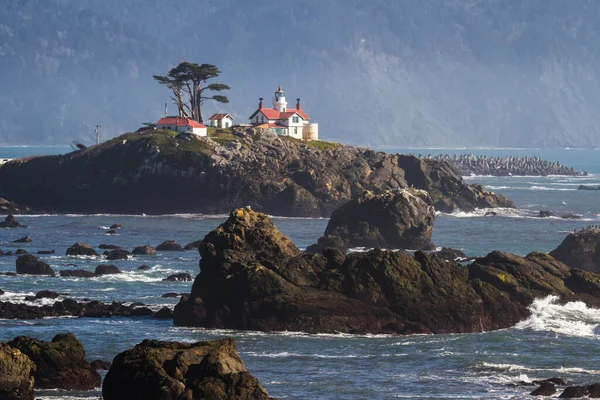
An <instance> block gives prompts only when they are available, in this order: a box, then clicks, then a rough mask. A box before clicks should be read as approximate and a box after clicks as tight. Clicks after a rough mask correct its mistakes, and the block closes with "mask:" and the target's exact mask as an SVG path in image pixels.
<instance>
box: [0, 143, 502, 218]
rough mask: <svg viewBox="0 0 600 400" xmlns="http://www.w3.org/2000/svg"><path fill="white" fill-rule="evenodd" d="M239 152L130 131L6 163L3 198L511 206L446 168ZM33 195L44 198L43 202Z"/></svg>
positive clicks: (396, 159)
mask: <svg viewBox="0 0 600 400" xmlns="http://www.w3.org/2000/svg"><path fill="white" fill-rule="evenodd" d="M239 140H240V141H241V142H239V143H240V145H239V146H227V145H225V146H223V145H222V144H220V143H218V142H217V141H214V140H212V139H210V138H196V137H192V138H188V139H184V138H178V137H176V136H174V135H171V134H170V133H168V132H164V131H156V132H151V133H148V132H147V133H144V134H140V133H127V134H124V135H122V136H120V137H117V138H113V139H111V140H108V141H106V142H104V143H102V144H100V145H99V146H93V147H91V148H88V149H85V150H81V151H77V152H72V153H69V154H65V155H57V156H48V157H30V158H27V159H20V160H13V161H11V162H8V163H6V164H4V165H3V166H2V169H1V170H0V189H1V190H2V191H3V193H5V195H6V196H8V197H9V198H10V199H12V200H15V201H18V202H23V203H25V204H28V205H30V206H35V207H36V208H40V209H45V210H48V211H55V212H82V213H98V212H117V213H138V214H139V213H142V212H144V213H147V214H149V213H155V214H161V213H175V212H198V213H206V214H214V213H227V212H229V211H230V210H232V209H234V208H236V207H242V206H246V205H250V206H252V207H253V208H254V209H257V210H261V211H264V212H266V213H269V214H274V215H287V216H305V217H328V216H329V215H330V214H331V213H332V212H333V210H335V209H336V208H338V207H339V206H340V205H342V204H344V203H345V202H347V201H349V200H351V199H352V198H354V197H356V196H357V195H358V194H360V193H362V192H364V191H365V190H370V191H372V192H373V193H376V194H379V193H383V192H385V191H387V190H397V189H401V188H408V187H411V186H412V187H414V188H417V189H423V190H427V191H428V192H429V194H430V195H431V198H432V200H433V204H434V206H435V208H436V209H437V210H440V211H444V212H449V211H453V210H455V209H457V208H460V209H461V210H465V211H469V210H472V209H474V208H478V207H496V206H502V207H512V206H513V204H512V202H510V201H508V200H507V199H505V198H504V197H502V196H499V195H495V194H493V193H491V192H487V191H485V190H484V189H483V188H481V187H479V186H474V185H469V184H466V183H465V182H464V181H463V179H462V177H461V176H460V174H459V173H457V172H456V171H455V170H454V169H453V168H452V167H451V166H450V165H449V164H448V163H446V162H444V161H437V160H432V159H427V160H421V159H418V158H417V157H414V156H409V155H399V154H388V153H384V152H379V151H373V150H369V149H361V148H356V147H351V146H343V145H339V144H336V143H325V142H319V143H317V144H314V143H304V142H299V141H296V140H293V139H290V138H285V137H278V136H272V135H266V134H265V135H263V134H255V135H245V136H244V137H243V138H242V139H239ZM39 193H44V195H43V196H40V195H39Z"/></svg>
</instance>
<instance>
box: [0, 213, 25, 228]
mask: <svg viewBox="0 0 600 400" xmlns="http://www.w3.org/2000/svg"><path fill="white" fill-rule="evenodd" d="M0 228H26V226H25V225H21V224H20V223H19V221H17V219H16V218H15V216H14V215H12V214H9V215H7V216H6V218H4V221H2V222H0Z"/></svg>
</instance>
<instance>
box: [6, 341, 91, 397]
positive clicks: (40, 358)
mask: <svg viewBox="0 0 600 400" xmlns="http://www.w3.org/2000/svg"><path fill="white" fill-rule="evenodd" d="M8 345H9V346H11V347H12V348H15V349H18V350H19V351H21V352H22V353H23V354H25V355H27V356H28V357H29V358H30V359H31V361H33V363H34V364H35V366H36V370H35V373H34V378H35V387H36V388H40V389H65V390H90V389H94V388H96V387H98V386H100V375H99V374H98V372H96V370H95V369H94V368H93V367H91V366H90V363H88V362H87V361H85V349H84V348H83V345H82V344H81V342H80V341H79V339H77V337H76V336H75V335H73V334H72V333H66V334H59V335H56V336H55V337H54V338H53V339H52V342H44V341H41V340H38V339H32V338H29V337H26V336H18V337H16V338H15V339H13V340H11V341H10V342H8Z"/></svg>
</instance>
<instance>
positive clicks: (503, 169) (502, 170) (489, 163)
mask: <svg viewBox="0 0 600 400" xmlns="http://www.w3.org/2000/svg"><path fill="white" fill-rule="evenodd" d="M415 155H416V156H417V157H419V158H422V159H433V160H438V161H446V162H447V163H449V164H450V165H452V167H453V168H454V169H456V170H457V171H458V172H459V173H460V174H461V175H463V176H468V175H493V176H509V175H521V176H547V175H569V176H585V175H587V172H585V171H584V172H581V171H577V170H576V169H574V168H573V167H567V166H564V165H561V164H560V163H559V162H558V161H556V162H553V161H547V160H543V159H541V158H539V157H513V156H507V157H488V156H485V155H476V154H461V155H456V154H454V155H449V154H437V155H434V156H432V155H431V154H427V155H424V154H415Z"/></svg>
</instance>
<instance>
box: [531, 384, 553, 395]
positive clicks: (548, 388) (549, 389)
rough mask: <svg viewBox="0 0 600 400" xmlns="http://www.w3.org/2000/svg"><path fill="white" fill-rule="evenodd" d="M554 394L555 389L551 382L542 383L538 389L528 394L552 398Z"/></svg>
mask: <svg viewBox="0 0 600 400" xmlns="http://www.w3.org/2000/svg"><path fill="white" fill-rule="evenodd" d="M555 393H556V388H555V387H554V384H553V383H551V382H544V383H542V384H541V385H540V387H539V388H537V389H535V390H534V391H533V392H531V393H530V394H531V395H532V396H552V395H554V394H555Z"/></svg>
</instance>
